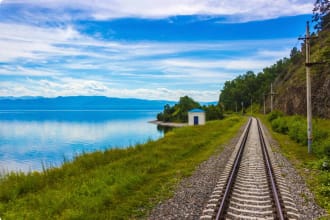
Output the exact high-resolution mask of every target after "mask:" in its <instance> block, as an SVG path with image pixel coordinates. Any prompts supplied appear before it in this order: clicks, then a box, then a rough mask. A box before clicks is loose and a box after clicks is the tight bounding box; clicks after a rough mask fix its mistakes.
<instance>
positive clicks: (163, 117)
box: [157, 96, 201, 122]
mask: <svg viewBox="0 0 330 220" xmlns="http://www.w3.org/2000/svg"><path fill="white" fill-rule="evenodd" d="M200 107H201V106H200V104H199V103H198V102H196V101H194V100H193V99H192V98H190V97H188V96H184V97H181V98H180V100H179V102H178V104H175V105H174V106H173V107H171V106H170V105H165V106H164V110H163V112H161V113H158V114H157V120H159V121H164V122H170V121H171V122H187V121H188V111H189V110H191V109H193V108H200Z"/></svg>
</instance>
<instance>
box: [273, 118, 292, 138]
mask: <svg viewBox="0 0 330 220" xmlns="http://www.w3.org/2000/svg"><path fill="white" fill-rule="evenodd" d="M271 125H272V129H273V130H274V131H276V132H278V133H282V134H287V133H288V131H289V128H288V124H287V120H286V119H285V118H276V119H274V120H273V121H272V122H271Z"/></svg>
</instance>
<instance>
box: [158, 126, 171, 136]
mask: <svg viewBox="0 0 330 220" xmlns="http://www.w3.org/2000/svg"><path fill="white" fill-rule="evenodd" d="M157 130H158V131H159V132H162V133H164V134H166V133H167V132H169V131H172V130H173V127H169V126H163V125H157Z"/></svg>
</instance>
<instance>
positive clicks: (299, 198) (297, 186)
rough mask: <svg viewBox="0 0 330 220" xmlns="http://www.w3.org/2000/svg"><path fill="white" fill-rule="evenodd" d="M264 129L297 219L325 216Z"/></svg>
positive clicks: (308, 219) (302, 180) (303, 182)
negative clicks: (297, 211)
mask: <svg viewBox="0 0 330 220" xmlns="http://www.w3.org/2000/svg"><path fill="white" fill-rule="evenodd" d="M264 130H265V133H266V135H267V136H268V140H269V143H270V145H271V146H272V149H273V154H274V158H275V160H276V161H277V164H278V165H279V167H280V169H281V173H282V176H284V177H285V180H286V181H287V186H288V187H289V189H290V192H291V195H292V197H293V198H292V199H293V200H294V201H295V203H296V207H297V209H298V210H299V212H300V213H299V214H300V218H299V219H306V220H310V219H317V218H319V217H321V216H325V214H326V212H325V210H324V209H322V208H320V207H319V206H318V205H317V204H316V203H315V199H314V195H313V193H312V192H311V191H310V190H309V189H308V187H307V186H306V183H305V181H304V179H303V178H302V177H301V176H300V175H299V174H298V172H297V171H296V170H295V168H294V167H293V166H292V164H291V163H290V162H289V161H288V160H287V159H286V158H285V157H284V156H283V155H282V154H281V153H279V152H280V149H279V145H278V143H277V142H276V141H275V140H274V139H272V138H271V136H270V134H269V132H268V130H267V129H266V127H265V126H264ZM329 218H330V216H329Z"/></svg>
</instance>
